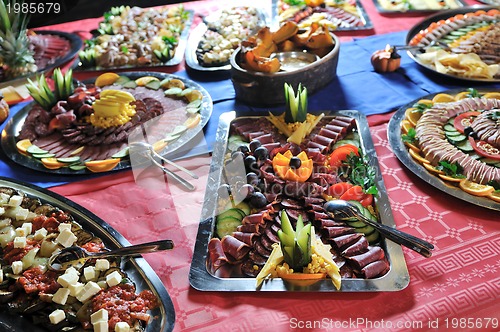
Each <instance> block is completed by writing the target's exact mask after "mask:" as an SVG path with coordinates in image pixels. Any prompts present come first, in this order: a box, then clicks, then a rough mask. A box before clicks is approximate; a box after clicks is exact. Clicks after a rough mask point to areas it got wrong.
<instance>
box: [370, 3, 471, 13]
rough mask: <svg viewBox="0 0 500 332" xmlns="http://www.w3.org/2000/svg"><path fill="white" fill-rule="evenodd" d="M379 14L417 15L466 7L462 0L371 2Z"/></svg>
mask: <svg viewBox="0 0 500 332" xmlns="http://www.w3.org/2000/svg"><path fill="white" fill-rule="evenodd" d="M373 3H374V4H375V7H376V8H377V11H378V12H379V13H381V14H398V15H401V14H419V13H432V12H439V11H443V10H449V9H456V8H460V7H464V6H467V3H466V2H465V1H463V0H445V1H439V0H409V1H406V0H396V1H391V0H373Z"/></svg>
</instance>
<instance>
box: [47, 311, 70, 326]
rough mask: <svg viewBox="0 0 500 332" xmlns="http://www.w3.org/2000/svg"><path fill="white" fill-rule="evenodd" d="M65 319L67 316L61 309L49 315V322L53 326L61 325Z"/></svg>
mask: <svg viewBox="0 0 500 332" xmlns="http://www.w3.org/2000/svg"><path fill="white" fill-rule="evenodd" d="M64 319H66V314H65V313H64V311H63V310H61V309H57V310H54V311H52V312H51V313H50V315H49V320H50V322H51V323H52V324H57V323H60V322H62V321H63V320H64Z"/></svg>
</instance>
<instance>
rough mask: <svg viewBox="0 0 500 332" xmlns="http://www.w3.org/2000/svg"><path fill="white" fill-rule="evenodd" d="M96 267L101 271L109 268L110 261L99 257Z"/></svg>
mask: <svg viewBox="0 0 500 332" xmlns="http://www.w3.org/2000/svg"><path fill="white" fill-rule="evenodd" d="M95 269H96V270H99V271H106V270H107V269H109V261H108V260H107V259H97V260H96V261H95Z"/></svg>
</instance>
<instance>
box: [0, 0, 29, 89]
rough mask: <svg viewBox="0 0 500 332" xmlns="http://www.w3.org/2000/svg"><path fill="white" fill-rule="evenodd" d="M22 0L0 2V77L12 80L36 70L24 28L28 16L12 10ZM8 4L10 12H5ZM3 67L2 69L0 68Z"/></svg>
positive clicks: (22, 0) (3, 0)
mask: <svg viewBox="0 0 500 332" xmlns="http://www.w3.org/2000/svg"><path fill="white" fill-rule="evenodd" d="M23 2H24V0H2V1H0V76H2V75H1V71H2V69H3V78H4V79H12V78H16V77H19V76H23V75H26V74H29V73H32V72H35V71H36V70H37V67H36V65H35V59H34V58H33V52H32V51H31V50H30V47H29V39H28V36H27V30H26V26H27V25H28V16H27V14H23V13H22V11H18V12H16V11H15V10H13V8H15V6H14V5H15V4H17V3H20V4H21V5H22V3H23ZM7 4H10V7H9V8H10V9H11V10H10V11H8V10H7ZM2 67H3V68H2Z"/></svg>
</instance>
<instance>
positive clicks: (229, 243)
mask: <svg viewBox="0 0 500 332" xmlns="http://www.w3.org/2000/svg"><path fill="white" fill-rule="evenodd" d="M221 244H222V249H223V250H224V253H227V254H229V255H231V256H232V257H233V258H234V259H235V260H237V261H239V260H241V259H242V258H243V257H245V255H246V254H248V252H249V251H250V247H249V246H248V245H247V244H246V243H245V242H242V241H240V240H238V239H237V238H235V237H233V236H231V235H226V236H224V237H223V238H222V240H221Z"/></svg>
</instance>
